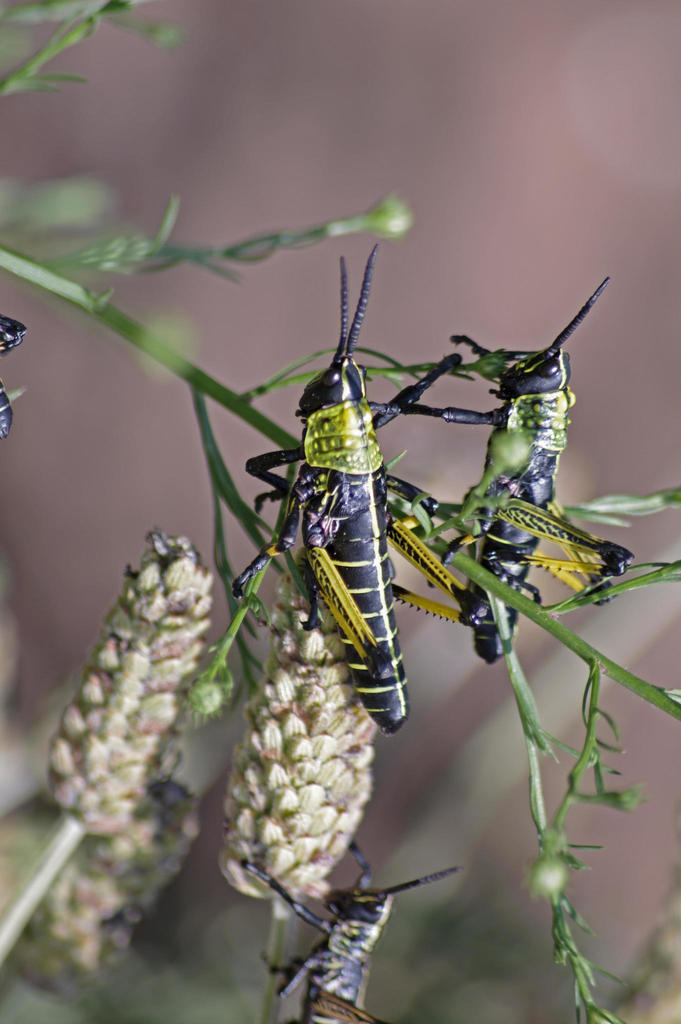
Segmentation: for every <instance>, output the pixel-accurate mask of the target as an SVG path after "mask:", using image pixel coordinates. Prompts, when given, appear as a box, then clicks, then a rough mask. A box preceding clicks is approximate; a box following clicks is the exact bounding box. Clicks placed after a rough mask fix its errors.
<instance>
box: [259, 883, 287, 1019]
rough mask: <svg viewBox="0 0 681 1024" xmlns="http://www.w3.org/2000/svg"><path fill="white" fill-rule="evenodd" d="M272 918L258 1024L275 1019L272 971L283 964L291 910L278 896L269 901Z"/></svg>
mask: <svg viewBox="0 0 681 1024" xmlns="http://www.w3.org/2000/svg"><path fill="white" fill-rule="evenodd" d="M270 903H271V906H272V917H271V918H270V934H269V939H268V942H267V964H268V966H269V968H270V970H268V971H267V977H266V981H265V988H264V989H263V994H262V1003H261V1005H260V1014H259V1016H258V1024H274V1021H275V1020H276V1017H277V1001H278V999H277V989H278V987H279V982H278V976H277V972H276V971H274V970H272V968H273V967H276V966H277V965H279V964H282V963H283V962H284V957H285V955H286V945H287V943H286V938H287V933H288V926H289V924H290V921H291V917H292V913H293V912H292V910H291V908H290V907H289V906H288V904H286V903H284V901H283V900H282V899H280V898H279V897H278V896H277V897H275V898H274V899H272V900H270Z"/></svg>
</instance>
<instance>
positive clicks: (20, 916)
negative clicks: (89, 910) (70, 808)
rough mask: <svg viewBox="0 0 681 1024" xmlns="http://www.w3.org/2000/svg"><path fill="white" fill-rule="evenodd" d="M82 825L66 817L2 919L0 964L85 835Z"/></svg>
mask: <svg viewBox="0 0 681 1024" xmlns="http://www.w3.org/2000/svg"><path fill="white" fill-rule="evenodd" d="M85 834H86V832H85V829H84V827H83V825H82V824H81V823H80V822H79V821H78V820H77V819H76V818H72V817H71V816H70V815H64V816H63V817H62V819H61V821H60V823H59V825H58V828H57V832H56V834H55V836H54V838H53V839H52V841H51V843H50V844H49V846H48V847H47V849H46V850H45V853H44V854H43V856H42V858H41V859H40V861H39V863H38V866H37V867H36V870H35V871H34V872H33V874H32V875H31V877H30V879H29V880H28V882H27V884H26V885H25V886H24V888H23V889H22V891H21V892H20V893H19V895H18V896H17V897H16V899H15V900H13V901H12V903H10V905H9V907H7V908H6V909H5V911H4V913H3V915H2V919H1V920H0V964H3V963H4V962H5V959H6V958H7V956H8V954H9V953H10V952H11V950H12V949H13V947H14V944H15V942H16V941H17V939H18V938H19V936H20V935H21V933H22V931H23V930H24V928H25V927H26V925H27V924H28V922H29V920H30V919H31V917H32V916H33V913H34V912H35V910H36V908H37V907H38V906H39V904H40V903H41V902H42V900H43V897H44V896H45V893H46V892H47V890H48V889H49V888H50V886H51V885H52V883H53V882H54V880H55V878H56V877H57V875H58V874H59V872H60V871H61V870H62V868H63V867H64V865H65V864H66V862H67V861H68V860H69V858H70V857H71V855H72V854H73V852H74V850H75V849H76V848H77V847H78V845H79V843H80V842H81V840H82V839H83V837H84V836H85Z"/></svg>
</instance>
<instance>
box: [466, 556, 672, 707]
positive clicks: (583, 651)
mask: <svg viewBox="0 0 681 1024" xmlns="http://www.w3.org/2000/svg"><path fill="white" fill-rule="evenodd" d="M452 563H453V565H455V566H456V568H457V569H460V570H461V572H462V573H463V574H464V575H465V576H467V577H468V578H469V579H471V580H474V581H475V583H477V584H479V586H481V587H482V588H483V590H486V591H487V592H488V593H490V594H494V595H495V596H496V597H498V598H500V600H502V601H503V602H504V604H508V605H511V607H512V608H516V609H517V610H518V611H519V612H521V613H522V614H523V615H525V616H527V618H528V619H532V621H533V622H536V623H537V625H538V626H541V628H542V629H544V630H546V632H547V633H551V634H552V636H555V637H556V639H557V640H560V642H561V643H562V644H564V646H565V647H568V648H569V649H570V650H571V651H573V652H574V653H575V654H576V655H577V656H578V657H579V658H581V659H582V661H585V662H586V663H587V664H588V665H591V664H592V663H593V662H594V661H598V662H600V664H601V665H602V667H603V671H604V672H605V674H606V675H608V676H610V678H611V679H613V680H614V681H615V682H616V683H619V684H620V685H621V686H625V687H626V688H627V689H628V690H631V691H632V692H633V693H635V694H637V695H638V696H639V697H642V698H643V700H647V701H648V703H649V704H654V705H655V706H656V707H658V708H660V709H661V710H662V711H666V712H667V714H669V715H672V717H673V718H677V719H679V720H680V721H681V705H679V704H678V703H677V701H675V700H673V699H672V698H671V697H669V696H668V694H667V692H666V691H665V690H664V689H663V688H662V687H661V686H653V685H652V684H651V683H648V682H646V680H645V679H641V678H640V677H639V676H637V675H634V673H633V672H629V671H627V669H625V668H623V667H622V666H621V665H618V664H616V662H614V661H612V660H611V659H610V658H608V657H606V655H605V654H602V653H601V652H600V651H599V650H597V649H596V648H595V647H592V646H591V644H588V643H587V642H586V640H582V638H581V637H579V636H577V634H576V633H573V632H572V630H571V629H568V628H567V626H564V625H563V623H562V622H557V621H556V620H555V619H554V618H553V617H552V616H551V615H549V614H548V612H546V611H544V609H543V608H542V607H541V605H538V604H536V603H535V602H534V601H531V600H530V599H529V598H528V597H525V595H524V594H520V593H518V591H517V590H513V588H512V587H509V586H507V585H506V584H504V583H501V581H500V580H498V579H497V578H496V576H494V575H493V573H491V572H488V570H487V569H485V568H483V566H481V565H479V564H478V562H476V561H475V559H473V558H471V557H470V556H469V555H464V554H463V553H462V552H458V553H457V554H456V555H455V556H454V558H453V560H452Z"/></svg>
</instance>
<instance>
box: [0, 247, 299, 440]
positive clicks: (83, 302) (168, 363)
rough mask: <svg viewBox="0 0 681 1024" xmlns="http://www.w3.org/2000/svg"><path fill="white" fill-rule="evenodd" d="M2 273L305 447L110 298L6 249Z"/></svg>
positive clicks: (264, 429)
mask: <svg viewBox="0 0 681 1024" xmlns="http://www.w3.org/2000/svg"><path fill="white" fill-rule="evenodd" d="M0 269H3V270H7V271H8V272H9V273H10V274H14V275H15V276H16V277H19V278H21V279H22V280H23V281H27V282H28V283H29V284H32V285H36V286H37V287H39V288H42V289H43V291H48V292H51V293H52V294H53V295H57V296H59V298H61V299H65V300H66V301H67V302H70V303H71V304H72V305H73V306H76V307H77V308H78V309H81V310H83V311H84V312H86V313H89V315H90V316H92V317H94V318H95V319H96V320H97V321H98V322H99V323H100V324H103V325H104V326H105V327H108V328H109V329H110V330H112V331H114V333H116V334H118V335H119V336H120V337H121V338H125V340H126V341H128V342H130V344H131V345H134V346H135V348H137V349H139V350H140V352H143V353H144V354H145V355H146V356H149V358H150V359H153V360H154V361H155V362H157V363H160V364H161V365H162V366H165V367H166V369H168V370H170V371H171V372H172V373H174V374H176V375H177V376H178V377H181V378H182V380H184V381H186V382H187V384H189V385H190V386H191V387H192V388H193V389H194V390H195V391H199V392H201V394H204V395H207V396H208V397H209V398H213V399H214V400H215V401H216V402H219V404H220V405H222V406H224V407H225V409H229V410H230V412H233V413H235V415H237V416H239V417H240V418H241V419H242V420H244V421H245V422H246V423H249V424H250V425H251V426H252V427H254V428H255V429H256V430H259V431H260V433H261V434H264V435H265V437H269V438H270V440H271V441H273V442H274V443H275V444H278V445H280V446H281V447H282V448H291V447H295V446H296V445H297V444H298V443H299V441H298V439H297V438H295V437H293V435H292V434H289V433H288V431H286V430H283V429H282V428H281V427H279V426H277V424H276V423H273V422H272V420H270V419H269V418H268V417H267V416H265V415H263V413H261V412H258V410H257V409H254V408H253V407H252V406H251V405H249V404H248V402H245V401H244V400H243V398H241V397H240V396H239V395H238V394H237V393H236V391H232V390H231V389H230V388H228V387H226V386H225V385H224V384H220V383H219V381H217V380H215V378H214V377H211V376H209V375H208V374H207V373H204V371H203V370H200V369H199V367H198V366H196V365H195V364H194V363H192V362H190V361H189V360H188V359H186V358H185V357H184V356H183V355H182V354H181V353H180V352H178V351H177V350H176V349H174V348H172V346H170V345H168V343H167V342H166V341H164V339H163V338H161V337H159V335H157V334H154V333H153V332H152V331H149V330H148V329H147V328H146V327H143V326H142V324H139V323H137V321H135V320H133V319H132V318H131V317H129V316H127V314H126V313H124V312H123V311H122V310H120V309H117V308H116V306H113V305H111V303H110V302H109V296H110V294H111V293H110V292H105V293H103V294H99V295H97V294H95V293H94V292H91V291H88V289H87V288H84V287H83V286H82V285H80V284H78V283H77V282H76V281H72V280H71V279H70V278H67V277H63V276H62V275H60V274H56V273H55V272H54V271H52V270H48V269H47V267H43V266H41V264H39V263H36V262H34V261H33V260H30V259H28V258H27V257H26V256H22V255H20V254H19V253H16V252H12V251H11V250H10V249H5V248H2V247H0Z"/></svg>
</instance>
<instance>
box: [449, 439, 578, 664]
mask: <svg viewBox="0 0 681 1024" xmlns="http://www.w3.org/2000/svg"><path fill="white" fill-rule="evenodd" d="M559 456H560V451H556V450H551V449H550V448H548V447H544V446H541V447H537V448H535V447H534V445H533V447H532V449H531V451H530V458H529V463H528V465H527V467H526V468H525V469H524V470H523V472H522V473H519V474H518V475H517V476H515V477H511V478H510V479H509V478H508V477H506V478H504V479H503V481H502V482H499V483H498V484H497V486H496V487H493V488H492V489H491V490H492V493H493V494H494V495H495V496H496V494H499V493H500V492H507V493H510V494H511V495H512V496H513V497H514V498H520V499H522V500H523V501H526V502H528V504H530V505H535V506H536V507H538V508H548V506H549V504H550V503H551V502H552V501H553V498H554V494H555V480H556V473H557V471H558V459H559ZM538 544H539V538H538V537H536V536H535V535H534V534H532V533H527V532H526V531H525V530H521V529H519V528H518V527H517V526H514V525H513V524H512V523H507V522H504V520H502V519H494V520H493V521H492V525H491V526H490V528H489V530H488V531H487V533H486V534H485V536H484V537H483V539H482V541H481V544H480V552H479V556H478V561H479V562H480V565H482V566H483V567H484V568H485V569H488V570H489V571H490V572H492V573H494V575H495V576H498V577H499V579H501V580H502V581H503V582H504V583H508V584H509V585H510V586H512V587H514V588H515V589H516V590H521V589H522V587H523V584H524V583H525V581H526V579H527V576H528V573H529V571H530V565H529V563H528V562H527V561H526V559H527V556H528V555H531V554H534V552H535V551H536V549H537V546H538ZM469 589H470V590H471V592H472V593H473V594H475V595H476V597H480V598H484V597H485V592H484V591H483V590H481V588H480V587H478V586H477V584H475V583H471V585H470V587H469ZM506 616H507V619H508V624H509V628H510V629H511V632H513V631H514V629H515V627H516V624H517V621H518V612H517V611H516V610H515V608H510V607H509V606H508V605H507V606H506ZM474 644H475V651H476V654H478V656H479V657H480V658H482V659H483V660H484V661H487V662H488V663H490V664H491V663H492V662H494V661H496V660H497V659H498V658H500V657H501V656H502V655H503V653H504V651H503V647H502V645H501V637H500V636H499V631H498V630H497V627H496V623H495V621H494V616H493V615H492V612H491V609H489V608H488V610H487V612H486V614H485V616H484V618H483V620H482V622H480V623H479V625H477V626H475V628H474Z"/></svg>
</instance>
